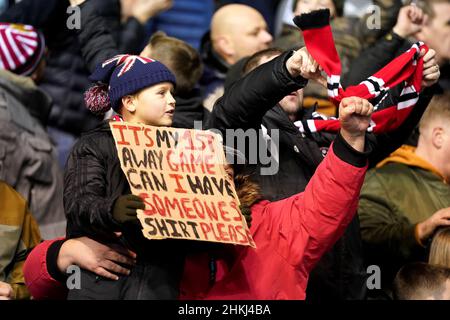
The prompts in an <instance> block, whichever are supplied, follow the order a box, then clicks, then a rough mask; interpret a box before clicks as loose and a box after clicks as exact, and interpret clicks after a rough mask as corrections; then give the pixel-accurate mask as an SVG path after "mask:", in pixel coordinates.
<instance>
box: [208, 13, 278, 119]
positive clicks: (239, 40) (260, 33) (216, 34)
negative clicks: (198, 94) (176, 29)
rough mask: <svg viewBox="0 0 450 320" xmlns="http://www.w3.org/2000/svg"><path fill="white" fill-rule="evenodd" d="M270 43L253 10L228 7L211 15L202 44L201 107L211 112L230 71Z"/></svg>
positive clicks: (264, 23)
mask: <svg viewBox="0 0 450 320" xmlns="http://www.w3.org/2000/svg"><path fill="white" fill-rule="evenodd" d="M271 43H272V36H271V35H270V33H269V32H268V28H267V24H266V22H265V21H264V18H263V16H262V15H261V14H260V13H259V12H258V11H257V10H255V9H253V8H252V7H249V6H246V5H242V4H229V5H226V6H223V7H221V8H220V9H219V10H217V11H216V13H214V16H213V18H212V21H211V30H210V32H208V33H207V34H205V36H204V37H203V40H202V48H201V55H202V60H203V63H204V65H205V70H204V73H203V76H202V79H201V80H200V84H201V86H202V95H203V97H204V99H205V101H204V106H205V107H206V108H207V109H208V110H211V109H212V106H213V105H214V103H215V101H216V100H217V98H219V97H220V96H222V94H223V85H224V81H225V76H226V73H227V71H228V69H229V67H230V66H231V65H233V64H235V63H236V62H237V61H238V60H240V59H241V58H243V57H246V56H250V55H252V54H254V53H255V52H258V51H260V50H263V49H267V48H268V47H269V46H270V45H271Z"/></svg>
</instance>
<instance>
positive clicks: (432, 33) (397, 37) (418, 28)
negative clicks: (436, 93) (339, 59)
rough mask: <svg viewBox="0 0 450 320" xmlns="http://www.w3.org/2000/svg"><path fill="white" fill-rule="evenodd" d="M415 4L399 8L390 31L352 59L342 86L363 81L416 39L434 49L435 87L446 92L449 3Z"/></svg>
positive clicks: (449, 49) (449, 71)
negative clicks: (437, 72)
mask: <svg viewBox="0 0 450 320" xmlns="http://www.w3.org/2000/svg"><path fill="white" fill-rule="evenodd" d="M417 3H418V4H417V5H409V6H404V7H402V8H401V10H400V12H399V14H398V19H397V22H396V24H395V26H394V28H393V29H392V30H391V31H390V32H389V33H388V34H387V35H386V36H384V37H382V38H381V39H380V40H378V41H377V42H376V43H375V44H374V45H373V46H372V47H370V48H368V49H366V50H365V51H363V52H362V54H361V55H360V56H359V57H358V58H357V59H355V61H354V62H353V63H352V66H351V68H350V71H349V72H348V74H347V76H346V77H345V78H344V79H343V84H344V85H345V86H347V85H352V84H357V83H359V82H360V81H362V80H364V79H366V78H367V77H368V76H370V75H372V74H373V72H375V71H376V70H378V69H380V68H381V67H383V66H384V65H386V64H387V63H388V62H389V61H391V60H392V59H394V58H395V57H397V56H399V55H400V54H402V53H403V52H405V51H406V50H408V49H409V48H410V47H411V44H412V43H413V42H415V41H418V40H419V41H423V42H425V43H426V44H427V45H428V46H429V47H430V48H432V49H434V50H436V53H437V62H438V64H439V66H440V67H441V77H440V80H439V84H440V85H441V87H442V88H443V89H444V90H450V68H449V61H450V1H449V0H429V1H418V2H417Z"/></svg>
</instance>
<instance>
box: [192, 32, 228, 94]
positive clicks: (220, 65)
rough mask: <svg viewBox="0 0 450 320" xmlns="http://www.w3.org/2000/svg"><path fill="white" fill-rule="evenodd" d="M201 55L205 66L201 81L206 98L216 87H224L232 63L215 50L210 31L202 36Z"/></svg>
mask: <svg viewBox="0 0 450 320" xmlns="http://www.w3.org/2000/svg"><path fill="white" fill-rule="evenodd" d="M200 55H201V57H202V62H203V66H204V67H203V74H202V77H201V79H200V81H199V83H200V87H201V90H202V96H203V98H204V99H205V98H207V97H208V96H209V95H210V94H212V93H214V91H216V89H218V88H220V87H223V85H224V83H225V78H226V76H227V72H228V69H229V68H230V65H229V64H228V63H227V62H226V61H225V60H223V59H222V58H221V57H220V56H219V54H218V53H217V52H215V51H214V49H213V47H212V43H211V39H210V32H207V33H206V34H205V35H204V36H203V38H202V42H201V47H200Z"/></svg>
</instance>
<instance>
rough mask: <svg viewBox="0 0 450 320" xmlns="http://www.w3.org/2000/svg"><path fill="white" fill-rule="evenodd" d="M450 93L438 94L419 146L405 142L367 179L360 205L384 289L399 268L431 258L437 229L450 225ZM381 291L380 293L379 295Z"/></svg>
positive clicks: (368, 248)
mask: <svg viewBox="0 0 450 320" xmlns="http://www.w3.org/2000/svg"><path fill="white" fill-rule="evenodd" d="M449 128H450V95H449V94H446V95H443V96H435V97H434V98H433V100H432V102H431V103H430V105H429V107H428V109H427V110H426V111H425V113H424V115H423V117H422V120H421V122H420V137H419V144H418V146H417V148H414V147H410V146H403V147H402V148H400V149H399V150H397V151H395V152H394V153H393V154H392V155H391V156H390V157H388V158H387V159H385V160H384V161H382V162H381V163H380V164H378V166H377V168H376V169H374V170H373V171H372V172H369V174H368V175H367V177H366V180H365V183H364V186H363V189H362V191H361V199H360V203H359V217H360V221H361V234H362V238H363V244H364V246H365V256H366V263H367V264H368V265H372V264H374V265H378V266H380V268H381V270H383V277H382V289H383V292H382V293H381V294H383V293H387V294H389V290H390V283H391V281H392V279H393V278H394V276H395V273H396V272H397V271H398V269H399V268H400V267H401V266H402V265H404V264H405V263H407V262H409V261H426V248H425V247H426V245H427V242H428V240H429V239H430V237H431V236H432V235H433V233H434V231H435V230H436V228H438V227H440V226H449V225H450V208H449V207H450V188H449V186H448V181H449V179H450V162H449V159H450V129H449ZM379 293H380V292H376V293H375V294H379Z"/></svg>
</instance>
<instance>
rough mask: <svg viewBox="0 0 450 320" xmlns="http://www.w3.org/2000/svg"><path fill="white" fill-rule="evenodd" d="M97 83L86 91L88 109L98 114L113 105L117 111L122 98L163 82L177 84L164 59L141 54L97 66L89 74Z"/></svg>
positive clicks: (107, 61) (118, 57)
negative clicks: (162, 60) (155, 58)
mask: <svg viewBox="0 0 450 320" xmlns="http://www.w3.org/2000/svg"><path fill="white" fill-rule="evenodd" d="M89 79H90V80H92V81H94V82H96V85H94V86H92V87H91V88H90V89H89V90H88V91H86V92H85V95H84V98H85V102H86V106H87V108H88V109H89V110H90V111H91V112H93V113H95V114H97V115H101V114H104V113H106V112H107V111H108V110H109V109H110V108H111V107H112V108H113V109H114V111H116V112H118V111H119V109H120V106H121V99H122V97H124V96H126V95H129V94H134V93H136V92H138V91H139V90H141V89H144V88H147V87H150V86H152V85H155V84H158V83H161V82H171V83H172V84H173V85H175V76H174V75H173V74H172V72H170V70H169V69H168V68H167V67H166V66H165V65H163V64H162V63H161V62H158V61H156V60H153V59H150V58H145V57H141V56H135V55H128V54H121V55H117V56H115V57H113V58H111V59H108V60H106V61H105V62H103V63H100V64H98V65H97V67H96V69H95V71H94V73H93V74H92V75H91V76H90V77H89Z"/></svg>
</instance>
